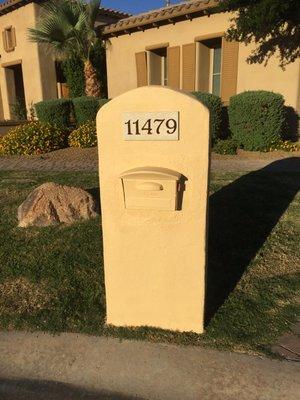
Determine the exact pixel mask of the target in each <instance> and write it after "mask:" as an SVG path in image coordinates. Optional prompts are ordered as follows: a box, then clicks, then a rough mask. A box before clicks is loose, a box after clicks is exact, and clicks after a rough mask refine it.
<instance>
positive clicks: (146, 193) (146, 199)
mask: <svg viewBox="0 0 300 400" xmlns="http://www.w3.org/2000/svg"><path fill="white" fill-rule="evenodd" d="M120 178H121V181H122V185H123V194H124V205H125V208H127V209H129V210H169V211H175V210H177V209H178V197H179V192H180V190H181V187H180V178H181V174H180V173H178V172H176V171H172V170H169V169H165V168H157V167H145V168H135V169H131V170H129V171H126V172H124V173H123V174H122V175H121V176H120Z"/></svg>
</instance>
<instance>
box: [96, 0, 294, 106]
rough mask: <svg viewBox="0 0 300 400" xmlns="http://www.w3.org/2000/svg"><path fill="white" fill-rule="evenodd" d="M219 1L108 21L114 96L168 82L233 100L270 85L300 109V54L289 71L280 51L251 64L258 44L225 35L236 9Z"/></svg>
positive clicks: (110, 80) (197, 1) (110, 87)
mask: <svg viewBox="0 0 300 400" xmlns="http://www.w3.org/2000/svg"><path fill="white" fill-rule="evenodd" d="M216 5H217V1H215V0H194V1H186V2H183V3H179V4H176V5H171V6H168V7H164V8H160V9H157V10H153V11H150V12H147V13H144V14H140V15H135V16H131V17H128V18H125V19H122V20H120V21H117V22H116V23H114V24H110V25H108V26H106V27H105V28H104V31H103V34H104V37H105V38H106V40H107V71H108V91H109V97H115V96H117V95H119V94H121V93H124V92H126V91H128V90H130V89H133V88H136V87H137V86H143V85H167V86H170V87H173V88H177V89H183V90H186V91H194V90H196V91H205V92H210V93H215V94H216V95H220V96H221V98H222V100H223V102H224V104H227V103H228V101H229V98H230V97H231V96H232V95H234V94H236V93H239V92H243V91H245V90H257V89H264V90H270V91H274V92H279V93H281V94H282V95H283V96H284V97H285V100H286V104H287V105H289V106H292V107H294V108H295V109H296V110H297V111H298V112H299V111H300V86H299V83H300V75H299V66H300V62H299V59H298V60H297V61H296V62H294V63H292V64H290V65H288V66H287V67H286V70H285V71H283V70H282V69H281V68H280V67H279V66H278V59H276V57H275V56H273V57H272V58H271V59H270V60H269V63H268V65H267V66H264V65H261V64H252V65H250V64H248V63H247V62H246V58H247V56H248V55H249V53H250V52H251V50H252V49H253V46H251V45H249V46H245V45H244V44H241V43H237V42H229V41H227V40H226V39H225V37H224V33H225V32H226V30H227V29H228V27H229V25H230V18H231V17H232V16H233V14H229V13H218V12H216V9H215V8H216Z"/></svg>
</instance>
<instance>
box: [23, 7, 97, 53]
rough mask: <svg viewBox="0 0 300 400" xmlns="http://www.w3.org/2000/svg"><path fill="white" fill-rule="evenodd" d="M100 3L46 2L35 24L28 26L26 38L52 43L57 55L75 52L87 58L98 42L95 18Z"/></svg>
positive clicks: (50, 44)
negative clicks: (31, 26)
mask: <svg viewBox="0 0 300 400" xmlns="http://www.w3.org/2000/svg"><path fill="white" fill-rule="evenodd" d="M99 4H100V2H99V0H92V1H91V3H89V4H86V3H84V2H83V1H82V0H50V1H47V2H46V3H45V5H44V6H43V10H42V13H41V17H40V19H39V21H38V24H37V26H36V27H35V28H29V29H28V38H29V40H30V41H32V42H37V43H42V44H47V45H49V46H51V47H52V48H53V51H54V52H55V53H59V54H60V55H63V54H65V56H69V55H70V54H74V53H76V54H77V55H79V56H80V57H82V58H83V59H87V58H89V54H90V50H91V48H92V47H93V45H94V43H95V42H96V41H97V36H96V32H95V21H96V18H97V15H98V11H99Z"/></svg>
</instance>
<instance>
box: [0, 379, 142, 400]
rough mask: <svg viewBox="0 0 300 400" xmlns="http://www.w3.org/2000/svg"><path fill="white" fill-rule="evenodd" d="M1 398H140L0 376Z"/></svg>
mask: <svg viewBox="0 0 300 400" xmlns="http://www.w3.org/2000/svg"><path fill="white" fill-rule="evenodd" d="M0 398H1V400H25V399H26V400H75V399H80V400H133V399H135V400H142V399H141V398H138V397H136V396H134V397H132V396H125V395H122V394H120V393H112V392H107V391H90V390H85V389H83V388H80V387H77V386H74V385H69V384H66V383H61V382H55V381H43V380H41V381H39V380H29V379H18V380H17V379H2V378H0Z"/></svg>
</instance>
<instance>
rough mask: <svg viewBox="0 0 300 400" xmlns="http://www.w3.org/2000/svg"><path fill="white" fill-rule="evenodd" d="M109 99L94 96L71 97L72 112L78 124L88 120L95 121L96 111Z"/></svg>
mask: <svg viewBox="0 0 300 400" xmlns="http://www.w3.org/2000/svg"><path fill="white" fill-rule="evenodd" d="M108 101H109V99H98V98H96V97H87V96H83V97H77V98H75V99H73V105H74V113H75V118H76V121H77V124H78V125H82V124H85V123H86V122H88V121H95V119H96V115H97V112H98V111H99V110H100V108H101V107H102V106H103V105H104V104H105V103H107V102H108Z"/></svg>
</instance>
